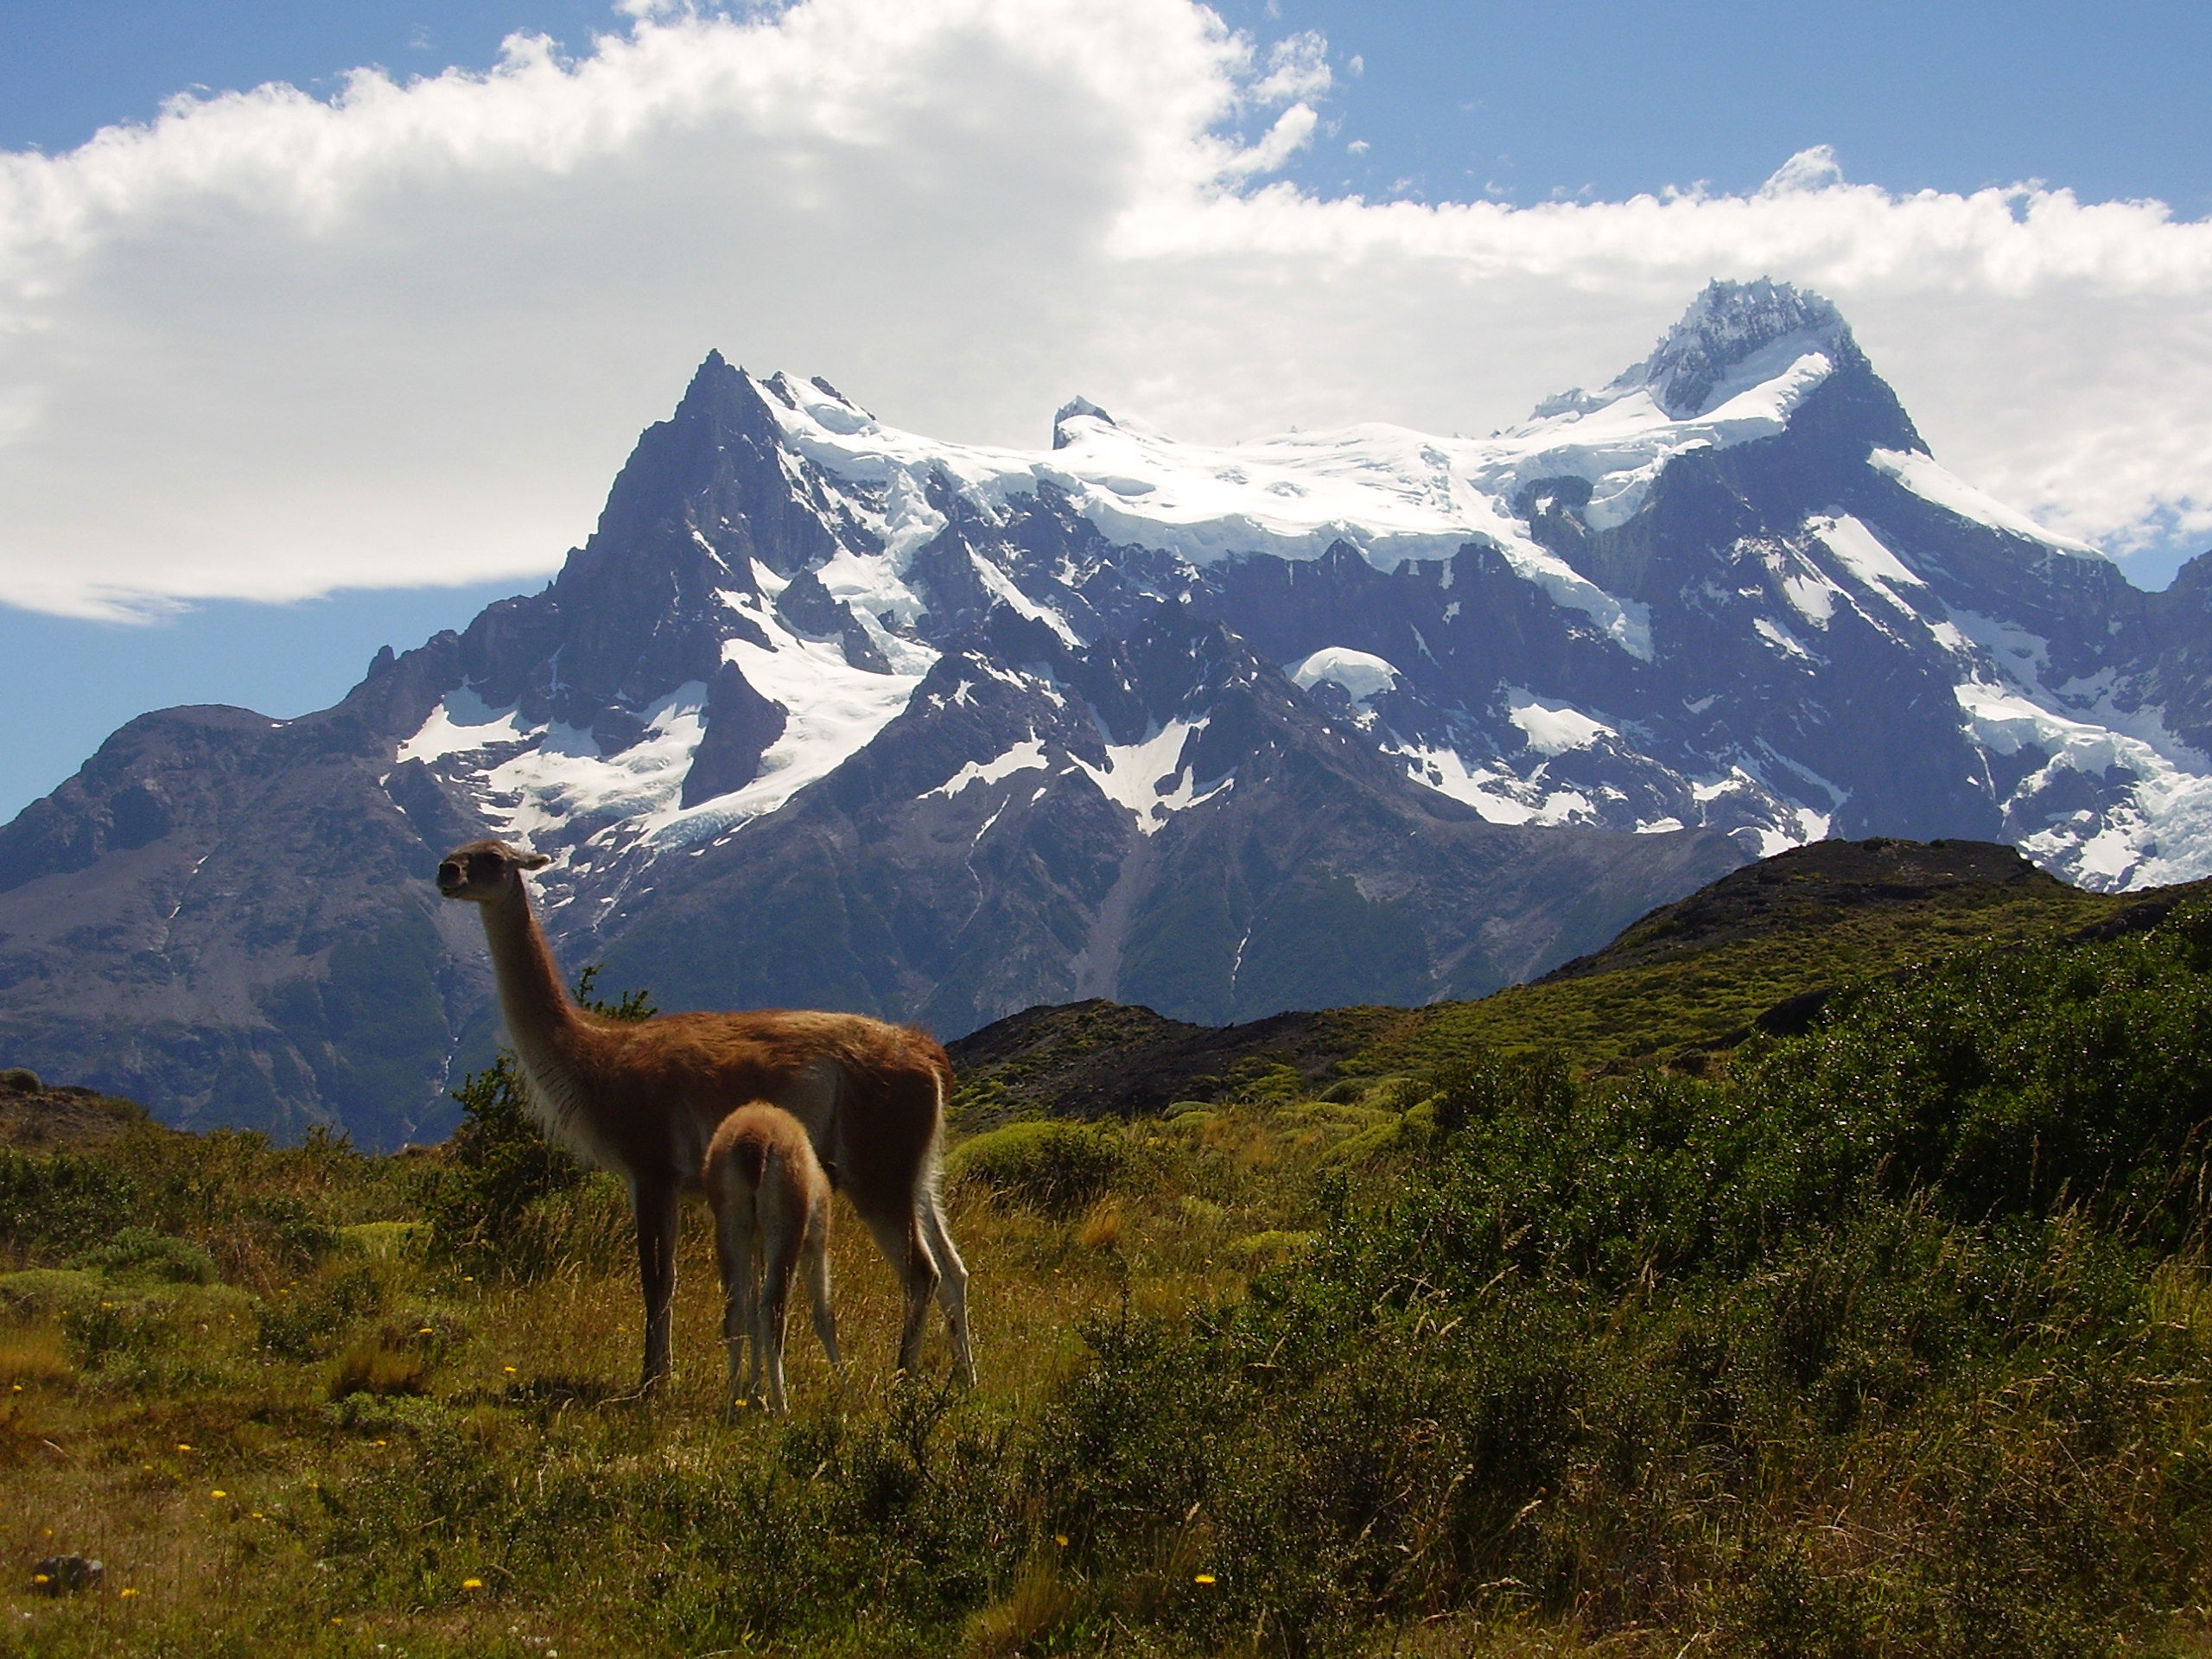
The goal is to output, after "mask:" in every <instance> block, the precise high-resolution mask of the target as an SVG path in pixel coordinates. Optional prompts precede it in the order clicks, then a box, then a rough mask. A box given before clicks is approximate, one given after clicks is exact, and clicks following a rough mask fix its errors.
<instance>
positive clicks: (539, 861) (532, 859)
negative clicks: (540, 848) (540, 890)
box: [515, 853, 552, 870]
mask: <svg viewBox="0 0 2212 1659" xmlns="http://www.w3.org/2000/svg"><path fill="white" fill-rule="evenodd" d="M515 862H516V863H517V864H518V865H520V866H521V867H522V868H524V869H525V870H542V869H543V868H545V867H546V866H547V865H548V864H550V863H551V862H552V860H551V859H550V857H548V856H547V855H545V854H543V853H524V854H522V855H520V856H519V857H518V858H517V859H516V860H515Z"/></svg>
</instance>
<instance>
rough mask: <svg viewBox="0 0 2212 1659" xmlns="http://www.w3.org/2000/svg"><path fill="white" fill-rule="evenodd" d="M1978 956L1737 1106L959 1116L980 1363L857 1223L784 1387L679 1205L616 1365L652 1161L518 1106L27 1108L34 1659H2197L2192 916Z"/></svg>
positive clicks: (25, 1338)
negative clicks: (266, 1133)
mask: <svg viewBox="0 0 2212 1659" xmlns="http://www.w3.org/2000/svg"><path fill="white" fill-rule="evenodd" d="M1953 943H1954V944H1955V945H1956V946H1957V947H1959V948H1957V949H1956V950H1955V951H1953V952H1952V953H1951V954H1948V955H1945V954H1942V953H1941V952H1937V951H1932V950H1931V951H1930V953H1929V955H1930V957H1940V959H1935V960H1930V961H1929V962H1928V963H1926V964H1925V965H1923V966H1922V967H1920V968H1918V969H1915V970H1914V971H1911V972H1910V973H1905V974H1902V975H1885V976H1881V977H1877V978H1872V979H1869V980H1867V981H1866V982H1863V983H1862V984H1860V985H1859V986H1858V987H1857V988H1852V989H1848V990H1847V991H1845V992H1844V993H1843V994H1841V995H1838V996H1837V997H1835V998H1834V999H1833V1000H1832V1001H1831V1002H1830V1004H1829V1006H1828V1007H1827V1009H1826V1010H1825V1013H1824V1014H1823V1017H1822V1019H1821V1021H1820V1022H1819V1023H1818V1024H1817V1025H1816V1026H1815V1028H1814V1029H1813V1030H1812V1032H1811V1033H1809V1034H1808V1035H1806V1036H1803V1037H1801V1038H1792V1039H1769V1038H1764V1037H1759V1038H1754V1039H1751V1040H1750V1041H1748V1042H1745V1043H1743V1044H1741V1045H1739V1046H1737V1047H1736V1048H1734V1049H1733V1050H1732V1051H1730V1052H1727V1053H1726V1055H1725V1056H1723V1057H1722V1058H1719V1060H1718V1061H1713V1062H1708V1063H1702V1064H1701V1065H1700V1067H1699V1068H1698V1074H1697V1075H1691V1074H1689V1073H1688V1072H1687V1071H1681V1070H1670V1069H1667V1068H1664V1067H1661V1066H1658V1065H1644V1066H1641V1067H1629V1068H1626V1069H1624V1068H1622V1067H1621V1066H1619V1065H1617V1064H1616V1065H1610V1066H1608V1065H1600V1064H1599V1061H1603V1060H1617V1059H1618V1051H1617V1050H1614V1049H1611V1048H1609V1049H1608V1050H1607V1052H1605V1053H1602V1054H1598V1055H1592V1056H1587V1057H1582V1056H1578V1055H1577V1054H1576V1053H1575V1052H1573V1051H1572V1050H1566V1049H1554V1050H1552V1051H1548V1052H1534V1053H1520V1052H1503V1051H1502V1050H1500V1049H1496V1048H1491V1047H1488V1046H1484V1045H1482V1044H1480V1043H1479V1042H1475V1041H1472V1040H1470V1041H1467V1042H1465V1043H1464V1044H1463V1043H1459V1042H1456V1041H1455V1042H1454V1043H1452V1044H1450V1045H1448V1046H1445V1047H1444V1048H1443V1049H1440V1051H1439V1052H1435V1053H1433V1054H1432V1055H1429V1056H1427V1057H1423V1058H1419V1059H1418V1061H1417V1063H1409V1062H1408V1061H1406V1059H1405V1058H1404V1057H1403V1056H1395V1057H1394V1056H1391V1055H1389V1054H1387V1053H1384V1052H1381V1051H1379V1050H1378V1051H1371V1052H1367V1053H1366V1054H1364V1055H1363V1056H1362V1057H1358V1058H1354V1059H1352V1060H1350V1061H1348V1062H1346V1063H1344V1064H1343V1065H1339V1066H1338V1067H1337V1068H1336V1070H1335V1075H1333V1076H1332V1077H1326V1078H1325V1079H1322V1080H1320V1081H1319V1082H1318V1083H1317V1082H1316V1080H1315V1079H1313V1077H1310V1076H1308V1075H1305V1074H1302V1073H1301V1072H1300V1070H1299V1069H1298V1068H1296V1067H1294V1066H1292V1065H1287V1064H1270V1063H1268V1060H1267V1058H1266V1057H1265V1056H1263V1055H1262V1056H1257V1057H1255V1058H1252V1059H1251V1060H1250V1061H1249V1062H1247V1063H1240V1064H1239V1065H1236V1066H1234V1067H1231V1068H1229V1070H1228V1071H1225V1072H1224V1074H1223V1075H1221V1076H1220V1077H1217V1078H1215V1079H1214V1080H1213V1082H1212V1083H1211V1085H1210V1086H1209V1089H1208V1090H1207V1095H1208V1097H1206V1098H1203V1099H1193V1100H1189V1101H1185V1102H1180V1103H1177V1104H1176V1105H1175V1106H1173V1107H1172V1108H1170V1109H1168V1110H1167V1111H1166V1112H1165V1113H1162V1114H1160V1115H1159V1116H1152V1117H1147V1118H1145V1119H1143V1120H1141V1121H1138V1122H1129V1123H1126V1124H1123V1123H1119V1122H1111V1123H1103V1124H1076V1123H1065V1122H1037V1121H1030V1122H1013V1123H1001V1122H996V1121H995V1116H985V1117H981V1118H979V1119H978V1120H977V1121H978V1122H990V1123H991V1124H992V1127H989V1128H985V1129H983V1130H982V1132H981V1133H977V1134H973V1135H969V1136H968V1137H967V1138H965V1139H964V1140H963V1139H961V1138H960V1137H959V1136H958V1135H956V1137H955V1139H956V1144H955V1146H954V1148H953V1152H952V1154H951V1157H950V1163H949V1173H948V1191H949V1194H950V1207H951V1216H952V1224H953V1230H954V1234H955V1236H956V1238H957V1240H958V1241H959V1243H960V1245H961V1247H962V1249H963V1252H964V1254H965V1255H966V1256H967V1258H968V1261H969V1265H970V1267H971V1268H972V1270H973V1272H974V1274H975V1278H974V1282H973V1286H972V1291H971V1300H972V1306H973V1311H974V1318H975V1324H976V1333H977V1343H978V1359H979V1363H980V1364H981V1367H982V1377H983V1380H982V1386H981V1387H980V1388H979V1389H977V1390H976V1392H975V1393H973V1394H972V1395H962V1394H958V1393H956V1392H954V1391H951V1390H950V1389H947V1388H945V1387H944V1386H943V1385H942V1382H941V1379H942V1378H943V1376H944V1373H945V1370H947V1366H948V1356H947V1354H946V1352H945V1350H944V1344H943V1340H942V1332H941V1331H938V1330H935V1329H933V1331H932V1337H931V1344H930V1347H929V1350H928V1362H927V1374H926V1375H925V1376H924V1377H923V1378H921V1379H918V1380H906V1381H899V1382H894V1380H893V1378H892V1377H890V1376H888V1375H887V1370H886V1364H887V1359H888V1357H889V1354H890V1351H891V1348H892V1345H893V1338H894V1334H895V1326H896V1319H897V1310H896V1306H895V1297H894V1294H893V1283H892V1280H891V1276H890V1274H889V1272H888V1270H887V1268H885V1267H884V1266H883V1265H882V1264H881V1263H880V1262H879V1261H877V1260H875V1259H874V1257H873V1255H872V1252H871V1250H870V1249H869V1247H868V1244H867V1241H866V1240H865V1238H864V1236H862V1234H861V1230H860V1229H859V1228H858V1227H857V1226H856V1225H846V1226H844V1227H842V1230H841V1231H840V1233H839V1236H838V1238H837V1242H836V1249H835V1276H836V1304H837V1312H838V1318H839V1324H840V1331H841V1334H842V1337H843V1338H844V1339H845V1343H846V1347H847V1351H848V1353H849V1357H850V1359H851V1363H850V1365H849V1369H848V1372H847V1374H846V1375H845V1376H843V1377H842V1379H841V1378H837V1377H835V1376H832V1375H831V1374H830V1372H829V1370H828V1368H827V1366H826V1365H825V1364H824V1363H823V1360H822V1357H821V1355H820V1353H819V1351H818V1349H817V1347H816V1346H815V1344H814V1342H813V1338H812V1336H811V1333H810V1332H807V1331H806V1330H805V1329H804V1319H797V1320H795V1321H794V1328H793V1331H792V1333H791V1350H790V1351H791V1361H790V1370H791V1382H792V1385H793V1389H794V1408H793V1411H792V1413H791V1415H790V1417H789V1418H787V1419H785V1420H781V1421H770V1420H766V1419H764V1418H762V1417H760V1415H759V1414H755V1413H750V1412H739V1413H737V1414H734V1416H731V1415H726V1414H724V1413H723V1411H722V1410H721V1354H720V1351H719V1347H718V1344H717V1342H716V1338H715V1322H716V1320H717V1319H718V1315H719V1307H718V1297H717V1293H716V1291H715V1286H714V1274H713V1270H712V1266H711V1262H710V1260H709V1241H708V1233H707V1229H706V1226H705V1224H704V1219H703V1216H702V1215H701V1214H699V1213H696V1212H694V1213H692V1214H691V1215H690V1216H689V1217H687V1224H686V1232H685V1247H684V1248H685V1254H684V1257H683V1272H682V1277H681V1280H680V1284H679V1290H678V1301H677V1317H678V1328H677V1361H678V1367H679V1369H678V1374H677V1378H676V1380H675V1383H674V1386H673V1388H672V1389H671V1390H669V1391H668V1392H667V1393H666V1394H665V1395H664V1396H662V1397H660V1398H658V1399H657V1400H655V1401H653V1402H641V1401H639V1400H637V1399H635V1398H632V1397H631V1396H630V1395H629V1393H628V1390H629V1389H631V1387H632V1384H633V1382H634V1377H635V1373H636V1367H637V1362H638V1357H639V1310H638V1306H637V1296H636V1293H635V1290H634V1287H633V1283H632V1268H631V1267H630V1265H629V1261H628V1249H629V1239H628V1228H627V1221H626V1216H625V1215H624V1213H623V1209H622V1205H621V1203H620V1195H619V1193H618V1192H615V1191H614V1190H613V1188H612V1185H611V1184H610V1183H609V1182H608V1181H607V1179H605V1178H603V1177H585V1176H582V1175H581V1174H580V1173H577V1172H575V1171H573V1170H572V1169H569V1168H567V1167H566V1166H563V1165H562V1164H561V1163H560V1162H559V1160H552V1159H549V1158H547V1157H546V1156H545V1154H543V1151H542V1149H540V1148H537V1147H535V1146H533V1145H532V1144H531V1141H529V1139H528V1137H527V1136H526V1135H524V1134H522V1133H521V1131H520V1129H519V1128H518V1125H517V1123H516V1122H514V1121H513V1116H512V1102H511V1100H509V1099H507V1098H506V1097H505V1094H504V1092H503V1090H501V1089H500V1088H499V1079H498V1078H497V1077H490V1078H482V1079H479V1080H477V1086H476V1089H475V1090H474V1096H473V1097H472V1103H471V1117H470V1123H469V1126H468V1128H467V1129H465V1130H464V1133H463V1134H462V1135H460V1136H458V1137H456V1139H455V1141H454V1142H452V1143H450V1144H449V1145H448V1147H444V1148H442V1149H440V1150H439V1151H438V1152H436V1153H434V1154H410V1155H406V1156H402V1157H399V1158H393V1159H378V1158H370V1157H365V1156H363V1155H360V1154H357V1153H355V1152H353V1150H352V1149H350V1148H349V1147H346V1146H345V1145H343V1144H342V1143H339V1142H334V1141H315V1142H312V1143H310V1144H308V1145H307V1146H305V1147H297V1148H289V1149H280V1148H274V1147H269V1146H267V1145H266V1144H264V1143H263V1142H262V1141H258V1140H257V1139H256V1138H255V1137H252V1136H248V1135H205V1136H189V1135H177V1134H175V1133H172V1132H170V1131H167V1130H164V1129H161V1128H156V1127H154V1126H153V1125H151V1124H149V1123H147V1122H143V1121H131V1120H130V1119H129V1118H128V1116H127V1115H115V1116H111V1118H109V1119H107V1120H103V1121H102V1122H100V1123H99V1124H98V1125H96V1126H95V1128H87V1129H86V1131H85V1132H84V1133H82V1134H80V1135H75V1136H73V1137H72V1138H70V1139H68V1140H67V1141H65V1142H62V1143H59V1144H48V1143H41V1144H39V1145H35V1146H28V1147H27V1143H23V1142H21V1141H19V1149H17V1150H14V1151H5V1152H0V1252H4V1255H0V1267H4V1268H5V1269H6V1270H5V1271H4V1272H0V1491H5V1493H6V1495H7V1499H8V1501H7V1502H6V1503H4V1504H0V1566H4V1571H5V1573H6V1575H7V1576H6V1578H5V1579H4V1580H0V1654H18V1653H20V1654H24V1655H34V1654H35V1655H40V1656H48V1655H53V1656H68V1655H92V1654H103V1655H104V1654H145V1655H156V1654H175V1655H179V1656H190V1659H214V1656H220V1655H226V1654H232V1653H235V1654H240V1655H245V1654H266V1653H270V1652H284V1653H302V1654H332V1655H336V1654H346V1655H361V1656H372V1655H378V1654H388V1655H410V1656H443V1655H462V1654H467V1655H496V1656H506V1655H513V1656H525V1655H526V1656H547V1659H557V1656H575V1655H586V1654H593V1655H597V1654H632V1653H636V1654H661V1653H667V1654H687V1655H698V1656H705V1655H724V1656H730V1655H738V1654H752V1653H760V1654H793V1655H796V1654H829V1655H847V1654H849V1655H875V1654H910V1653H912V1654H939V1653H958V1654H970V1655H1014V1654H1024V1653H1036V1654H1056V1653H1067V1654H1092V1653H1121V1654H1129V1655H1178V1656H1179V1655H1214V1654H1236V1655H1243V1654H1254V1655H1260V1654H1267V1655H1278V1654H1279V1655H1285V1656H1322V1655H1339V1654H1342V1655H1384V1654H1402V1655H1408V1656H1445V1655H1461V1654H1464V1655H1469V1656H1497V1659H1506V1656H1513V1659H1522V1656H1537V1655H1579V1656H1593V1655H1599V1654H1603V1655H1608V1656H1637V1659H1642V1656H1653V1659H1688V1656H1690V1655H1720V1654H1728V1655H1738V1654H1740V1655H1766V1656H1777V1659H1781V1656H1823V1659H1825V1656H1836V1659H1841V1656H1862V1655H1863V1656H1905V1655H1912V1656H1921V1655H1937V1656H1945V1655H1957V1656H1962V1659H1963V1656H1985V1655H1986V1656H2009V1655H2021V1656H2044V1655H2048V1656H2053V1659H2056V1656H2061V1655H2066V1656H2073V1655H2083V1654H2111V1655H2123V1654H2125V1655H2137V1654H2171V1655H2177V1656H2179V1655H2202V1654H2207V1653H2212V1262H2208V1258H2207V1255H2206V1251H2205V1224H2206V1220H2207V1217H2208V1213H2209V1212H2208V1210H2207V1205H2208V1202H2212V1157H2209V1156H2208V1154H2209V1153H2212V1148H2208V1147H2207V1145H2206V1142H2205V1131H2206V1128H2207V1125H2208V1122H2212V904H2208V903H2207V902H2206V901H2205V900H2203V899H2190V901H2188V902H2184V903H2183V904H2180V905H2179V906H2177V907H2176V908H2175V909H2174V910H2173V911H2172V912H2171V914H2170V915H2167V916H2166V917H2165V918H2164V919H2163V920H2161V921H2159V922H2158V924H2157V925H2155V926H2152V927H2150V928H2149V929H2148V930H2147V931H2138V932H2134V933H2130V934H2127V935H2126V936H2124V937H2119V938H2079V939H2075V940H2072V941H2065V942H2057V943H2050V942H2046V943H2040V944H2026V945H2021V944H2005V945H2002V946H1987V945H1980V944H1977V943H1976V942H1975V941H1974V939H1973V938H1970V937H1969V938H1959V939H1957V940H1955V941H1954V942H1953ZM955 1127H956V1129H958V1128H963V1125H961V1124H958V1123H956V1126H955ZM26 1147H27V1149H25V1148H26ZM69 1552H81V1553H82V1554H86V1555H89V1556H97V1557H99V1558H100V1559H102V1560H104V1561H105V1563H106V1578H105V1583H104V1584H103V1585H102V1586H100V1587H99V1588H98V1589H96V1590H92V1591H87V1592H83V1593H79V1594H74V1595H68V1596H61V1597H48V1596H46V1595H42V1594H41V1593H39V1592H38V1591H37V1589H36V1587H35V1586H34V1585H33V1584H32V1582H31V1567H32V1564H33V1563H34V1562H35V1561H36V1560H39V1559H40V1558H41V1557H44V1556H48V1555H52V1554H64V1553H69Z"/></svg>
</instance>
